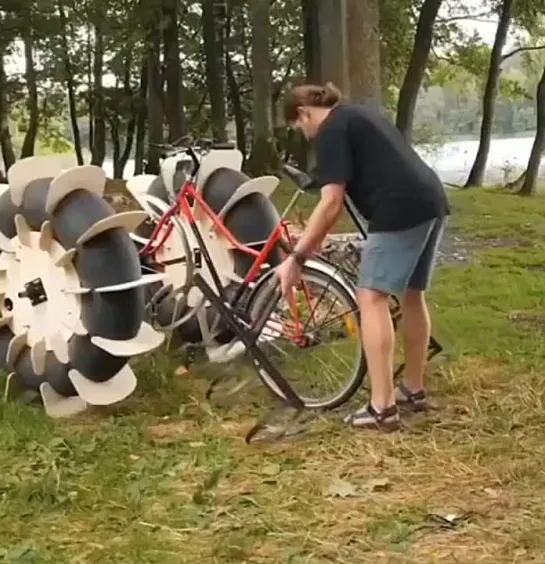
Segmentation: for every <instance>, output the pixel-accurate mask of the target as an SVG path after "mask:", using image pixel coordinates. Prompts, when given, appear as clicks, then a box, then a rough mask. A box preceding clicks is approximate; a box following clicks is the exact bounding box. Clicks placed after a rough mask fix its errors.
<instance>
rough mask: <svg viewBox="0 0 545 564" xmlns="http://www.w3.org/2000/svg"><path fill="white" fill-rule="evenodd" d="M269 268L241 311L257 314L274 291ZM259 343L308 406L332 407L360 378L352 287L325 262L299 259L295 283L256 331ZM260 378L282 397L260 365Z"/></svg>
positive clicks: (350, 392)
mask: <svg viewBox="0 0 545 564" xmlns="http://www.w3.org/2000/svg"><path fill="white" fill-rule="evenodd" d="M273 276H274V272H273V271H269V272H268V273H267V274H266V275H265V276H263V277H262V278H261V280H259V281H258V283H257V285H256V286H255V288H254V290H253V292H252V293H251V295H250V296H249V299H248V306H247V313H248V315H249V316H250V318H251V319H252V320H256V319H258V317H259V315H260V313H261V312H263V310H264V308H265V307H266V306H267V304H269V303H270V299H271V289H272V290H273V291H276V290H277V288H276V283H275V282H274V279H273ZM258 343H259V345H258V346H260V347H261V348H262V349H264V352H266V354H267V355H269V358H270V359H271V361H272V362H273V363H274V364H275V366H276V367H277V368H278V369H279V371H280V372H281V373H282V374H283V376H284V378H286V380H287V381H288V382H289V384H290V386H291V387H292V388H293V390H294V391H295V392H296V393H297V394H298V395H299V396H300V397H301V399H302V400H303V402H304V404H305V407H307V408H310V409H334V408H336V407H339V406H340V405H342V404H344V403H345V402H347V401H348V400H349V399H350V398H351V397H352V396H353V395H354V394H355V393H356V391H357V390H358V388H359V387H360V385H361V384H362V382H363V378H364V375H365V372H366V369H367V366H366V363H365V357H364V355H363V350H362V344H361V335H360V323H359V310H358V305H357V302H356V299H355V295H354V291H353V287H352V286H351V284H350V282H348V281H347V280H346V279H345V278H343V277H342V276H340V275H338V274H337V275H334V274H333V271H332V270H331V269H330V268H329V267H327V266H326V265H320V264H319V263H316V262H314V264H312V263H310V264H308V265H305V267H304V268H303V271H302V276H301V283H300V284H299V285H298V286H297V287H296V288H294V289H293V290H292V293H291V294H290V296H288V297H287V298H281V299H280V301H279V302H278V305H277V306H276V308H275V309H274V310H273V312H272V313H271V315H270V316H269V318H268V319H267V322H266V324H265V326H264V328H263V330H262V332H261V334H260V337H259V341H258ZM260 374H261V377H262V380H263V382H264V384H265V385H266V386H267V387H268V388H269V389H270V390H271V392H272V393H273V394H275V395H276V396H277V397H279V398H281V399H284V396H283V394H282V392H281V391H280V390H279V389H278V387H277V386H276V385H275V383H274V382H273V381H272V379H271V378H270V376H268V375H267V374H266V373H265V371H264V370H263V369H260Z"/></svg>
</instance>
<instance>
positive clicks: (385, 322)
mask: <svg viewBox="0 0 545 564" xmlns="http://www.w3.org/2000/svg"><path fill="white" fill-rule="evenodd" d="M434 223H435V221H431V222H426V223H424V224H422V225H419V226H417V227H415V228H412V229H407V230H404V231H398V232H389V233H373V234H371V235H369V238H368V240H367V241H366V243H365V245H364V249H363V254H362V264H361V269H360V278H359V281H358V301H359V306H360V311H361V327H362V339H363V348H364V352H365V357H366V360H367V367H368V374H369V379H370V383H371V401H370V403H369V405H368V406H367V407H366V408H365V409H363V410H362V411H360V412H358V413H356V414H355V415H354V416H353V417H352V418H351V422H352V424H353V425H355V426H358V427H373V426H376V425H377V424H378V425H379V426H381V425H384V426H385V427H395V426H396V425H398V424H399V416H398V413H397V407H396V401H395V396H394V389H393V353H394V329H393V324H392V319H391V316H390V308H389V300H388V297H389V295H390V294H396V295H402V294H403V293H404V292H405V290H406V288H407V285H408V283H409V280H410V279H411V275H412V274H413V272H414V270H415V268H416V265H417V263H418V261H419V258H420V256H421V254H422V252H423V249H424V247H425V246H426V243H427V240H428V238H429V235H430V232H431V231H432V229H433V225H434Z"/></svg>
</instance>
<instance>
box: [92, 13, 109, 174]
mask: <svg viewBox="0 0 545 564" xmlns="http://www.w3.org/2000/svg"><path fill="white" fill-rule="evenodd" d="M95 17H96V19H97V21H96V23H95V49H94V63H93V84H94V88H93V118H94V123H93V130H94V131H93V150H92V156H91V164H93V165H96V166H100V167H101V166H102V165H103V164H104V159H105V158H106V107H105V102H104V89H103V86H102V77H103V76H104V35H103V29H102V24H103V22H102V19H101V18H102V17H103V16H102V15H101V14H100V13H97V14H95Z"/></svg>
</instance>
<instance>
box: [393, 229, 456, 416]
mask: <svg viewBox="0 0 545 564" xmlns="http://www.w3.org/2000/svg"><path fill="white" fill-rule="evenodd" d="M444 227H445V223H444V221H438V222H437V224H436V225H435V226H434V228H433V231H432V232H431V233H430V237H429V239H428V241H427V243H426V246H425V248H424V250H423V252H422V255H421V256H420V259H419V260H418V264H417V265H416V268H415V270H414V272H413V274H412V276H411V279H410V280H409V284H408V288H407V290H406V292H405V294H404V295H403V298H402V300H401V312H402V330H403V344H404V352H405V370H404V375H403V382H402V384H400V385H399V386H398V389H397V390H396V400H397V402H398V403H399V404H405V405H406V406H407V407H410V408H412V409H413V410H414V411H420V410H422V409H425V408H426V407H427V404H426V395H425V392H424V389H425V384H424V374H425V370H426V364H427V358H428V345H429V341H430V335H431V321H430V315H429V312H428V307H427V304H426V297H425V290H426V289H427V288H428V287H429V284H430V280H431V276H432V272H433V268H434V265H435V259H436V256H437V249H438V247H439V244H440V242H441V238H442V236H443V231H444Z"/></svg>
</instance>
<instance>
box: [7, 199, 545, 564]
mask: <svg viewBox="0 0 545 564" xmlns="http://www.w3.org/2000/svg"><path fill="white" fill-rule="evenodd" d="M451 200H452V204H453V211H454V213H453V217H452V219H451V223H450V234H449V236H450V237H451V238H452V237H457V238H458V239H459V240H460V241H459V243H458V244H459V245H462V246H463V247H465V248H466V249H467V250H468V251H469V252H470V254H471V261H470V262H469V263H468V264H462V265H454V266H446V267H442V268H441V269H439V270H438V271H437V273H436V278H435V285H434V288H433V291H432V292H431V295H430V301H431V303H432V304H433V305H432V315H433V319H434V322H435V331H434V332H435V334H436V336H438V337H439V339H440V341H441V342H442V344H443V345H444V346H445V354H443V355H442V357H441V358H440V359H438V360H437V361H434V362H433V364H432V365H431V366H430V375H429V385H430V391H431V393H432V396H433V398H434V401H435V402H436V403H437V404H438V405H439V407H440V408H441V409H440V411H439V412H438V413H435V414H433V415H428V416H427V417H425V418H422V419H414V420H413V421H412V422H411V431H410V432H407V433H401V434H398V435H391V436H375V435H372V434H367V433H358V432H353V431H352V430H350V429H347V428H345V426H344V425H343V424H342V423H341V422H340V421H338V420H337V419H336V418H334V417H332V418H330V419H328V420H324V421H319V422H316V423H315V425H314V426H313V427H312V429H311V430H310V431H309V432H307V433H306V434H305V435H302V436H300V437H298V438H294V439H292V440H291V441H289V442H284V443H280V444H277V445H274V446H268V447H264V446H246V445H245V444H244V442H243V436H244V433H245V431H246V430H247V429H248V427H249V426H250V425H251V424H252V422H253V418H254V416H255V411H254V410H252V409H250V408H248V407H246V406H245V405H241V406H237V407H235V408H234V410H232V411H230V412H227V411H226V410H221V409H219V408H217V407H214V406H211V405H209V404H207V403H206V402H205V401H204V399H203V392H204V389H205V388H206V384H207V378H208V377H209V375H210V372H211V371H212V372H214V371H216V370H219V368H218V367H209V368H208V369H207V370H206V371H201V372H198V371H197V372H194V373H193V372H192V373H189V374H186V375H183V376H174V375H173V371H174V368H175V367H176V365H177V363H176V359H168V358H166V357H164V356H161V355H159V354H157V355H155V356H153V357H149V358H145V359H142V360H140V361H139V362H138V366H137V371H138V375H139V382H140V383H139V390H138V393H137V394H136V395H134V396H133V397H131V398H130V399H129V400H128V401H127V402H125V403H124V404H122V405H119V406H115V407H112V408H108V409H102V410H95V411H91V412H88V413H86V414H85V415H83V416H81V417H78V418H74V419H73V420H70V421H57V422H55V421H52V420H48V419H47V418H46V417H45V416H44V415H43V413H42V411H41V410H40V409H39V408H29V407H22V406H19V405H16V404H13V403H8V404H1V405H0V562H1V561H5V562H10V563H23V562H27V563H33V564H34V563H36V564H41V563H55V564H62V563H70V564H72V563H115V564H122V563H131V564H137V563H138V564H139V563H150V564H151V563H161V564H170V563H188V564H194V563H200V562H203V563H211V564H212V563H217V564H230V563H233V564H234V563H256V564H258V563H273V564H277V563H278V564H283V563H285V564H288V563H289V564H302V563H312V564H322V563H334V562H335V563H337V562H338V563H343V564H359V563H362V562H363V563H365V562H380V563H419V564H420V563H443V562H445V563H456V562H461V563H472V562H478V563H490V564H498V563H513V562H521V563H525V564H527V563H532V562H536V563H537V562H544V561H545V558H544V556H543V555H544V554H545V519H544V518H543V514H544V513H545V494H543V492H544V491H545V473H543V470H542V466H543V462H542V461H543V458H544V457H545V409H544V392H543V390H544V389H545V344H544V343H545V335H544V327H545V313H544V312H543V306H544V298H543V296H544V295H545V276H544V271H543V269H544V268H545V267H544V266H543V265H544V264H545V248H544V242H545V238H544V237H543V235H544V234H545V233H543V231H544V230H545V222H544V221H543V219H544V217H545V198H542V197H538V198H535V199H521V198H518V197H515V196H508V195H504V194H501V193H494V192H490V191H483V190H479V191H474V192H473V191H468V192H459V193H453V194H452V196H451ZM361 399H362V397H360V398H358V400H361ZM434 515H435V516H439V517H433V516H434ZM440 517H443V518H444V520H443V521H441V519H440Z"/></svg>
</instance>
